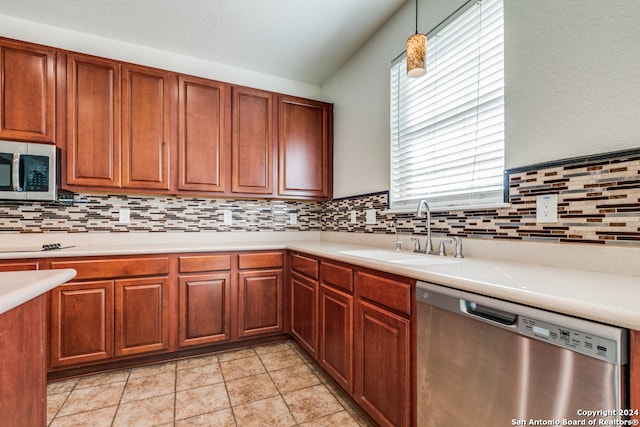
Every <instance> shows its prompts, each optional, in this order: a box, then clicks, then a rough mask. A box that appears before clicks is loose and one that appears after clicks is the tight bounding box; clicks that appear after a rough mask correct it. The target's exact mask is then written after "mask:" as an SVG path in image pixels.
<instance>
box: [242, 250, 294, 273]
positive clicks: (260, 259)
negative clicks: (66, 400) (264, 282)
mask: <svg viewBox="0 0 640 427" xmlns="http://www.w3.org/2000/svg"><path fill="white" fill-rule="evenodd" d="M283 265H284V254H283V253H282V252H257V253H247V254H242V253H241V254H238V268H239V269H241V270H244V269H250V268H277V267H282V266H283Z"/></svg>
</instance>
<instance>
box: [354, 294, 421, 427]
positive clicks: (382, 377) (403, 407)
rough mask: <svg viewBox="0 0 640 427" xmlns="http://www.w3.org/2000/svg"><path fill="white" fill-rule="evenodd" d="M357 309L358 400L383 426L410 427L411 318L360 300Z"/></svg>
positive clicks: (356, 384) (356, 395)
mask: <svg viewBox="0 0 640 427" xmlns="http://www.w3.org/2000/svg"><path fill="white" fill-rule="evenodd" d="M355 310H356V320H355V369H356V378H357V380H356V383H355V397H356V401H357V402H358V403H359V404H360V405H361V406H362V408H363V409H364V410H365V411H366V412H367V413H368V414H369V415H370V416H371V417H372V418H373V419H374V420H375V421H376V422H377V423H378V424H380V425H381V426H409V425H411V345H410V342H411V341H410V337H411V332H410V331H411V329H410V322H409V319H407V318H405V317H402V316H399V315H397V314H394V313H392V312H390V311H388V310H385V309H384V308H381V307H379V306H376V305H374V304H372V303H369V302H367V301H364V300H360V299H359V300H357V301H356V309H355Z"/></svg>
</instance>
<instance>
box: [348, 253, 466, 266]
mask: <svg viewBox="0 0 640 427" xmlns="http://www.w3.org/2000/svg"><path fill="white" fill-rule="evenodd" d="M340 253H341V254H345V255H350V256H355V257H360V258H367V259H372V260H376V261H385V262H391V263H394V264H401V265H406V266H411V267H428V266H431V265H442V264H455V263H459V262H462V260H460V259H453V258H445V257H442V256H437V255H423V254H413V253H411V252H399V251H387V250H384V249H359V250H353V251H340Z"/></svg>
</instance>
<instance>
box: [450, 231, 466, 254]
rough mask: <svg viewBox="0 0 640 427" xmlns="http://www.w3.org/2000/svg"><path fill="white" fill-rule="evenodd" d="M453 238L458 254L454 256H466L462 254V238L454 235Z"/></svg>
mask: <svg viewBox="0 0 640 427" xmlns="http://www.w3.org/2000/svg"><path fill="white" fill-rule="evenodd" d="M452 239H453V241H454V242H456V254H455V255H454V256H455V257H456V258H464V256H463V255H462V240H461V239H460V237H458V236H453V237H452Z"/></svg>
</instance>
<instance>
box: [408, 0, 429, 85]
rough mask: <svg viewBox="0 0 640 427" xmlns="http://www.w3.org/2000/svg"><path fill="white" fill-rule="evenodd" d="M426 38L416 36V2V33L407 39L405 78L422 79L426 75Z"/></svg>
mask: <svg viewBox="0 0 640 427" xmlns="http://www.w3.org/2000/svg"><path fill="white" fill-rule="evenodd" d="M426 62H427V36H425V35H424V34H418V0H416V33H415V34H414V35H412V36H411V37H409V38H408V39H407V76H409V77H422V76H424V75H425V74H426V73H427V68H426V65H425V64H426Z"/></svg>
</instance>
